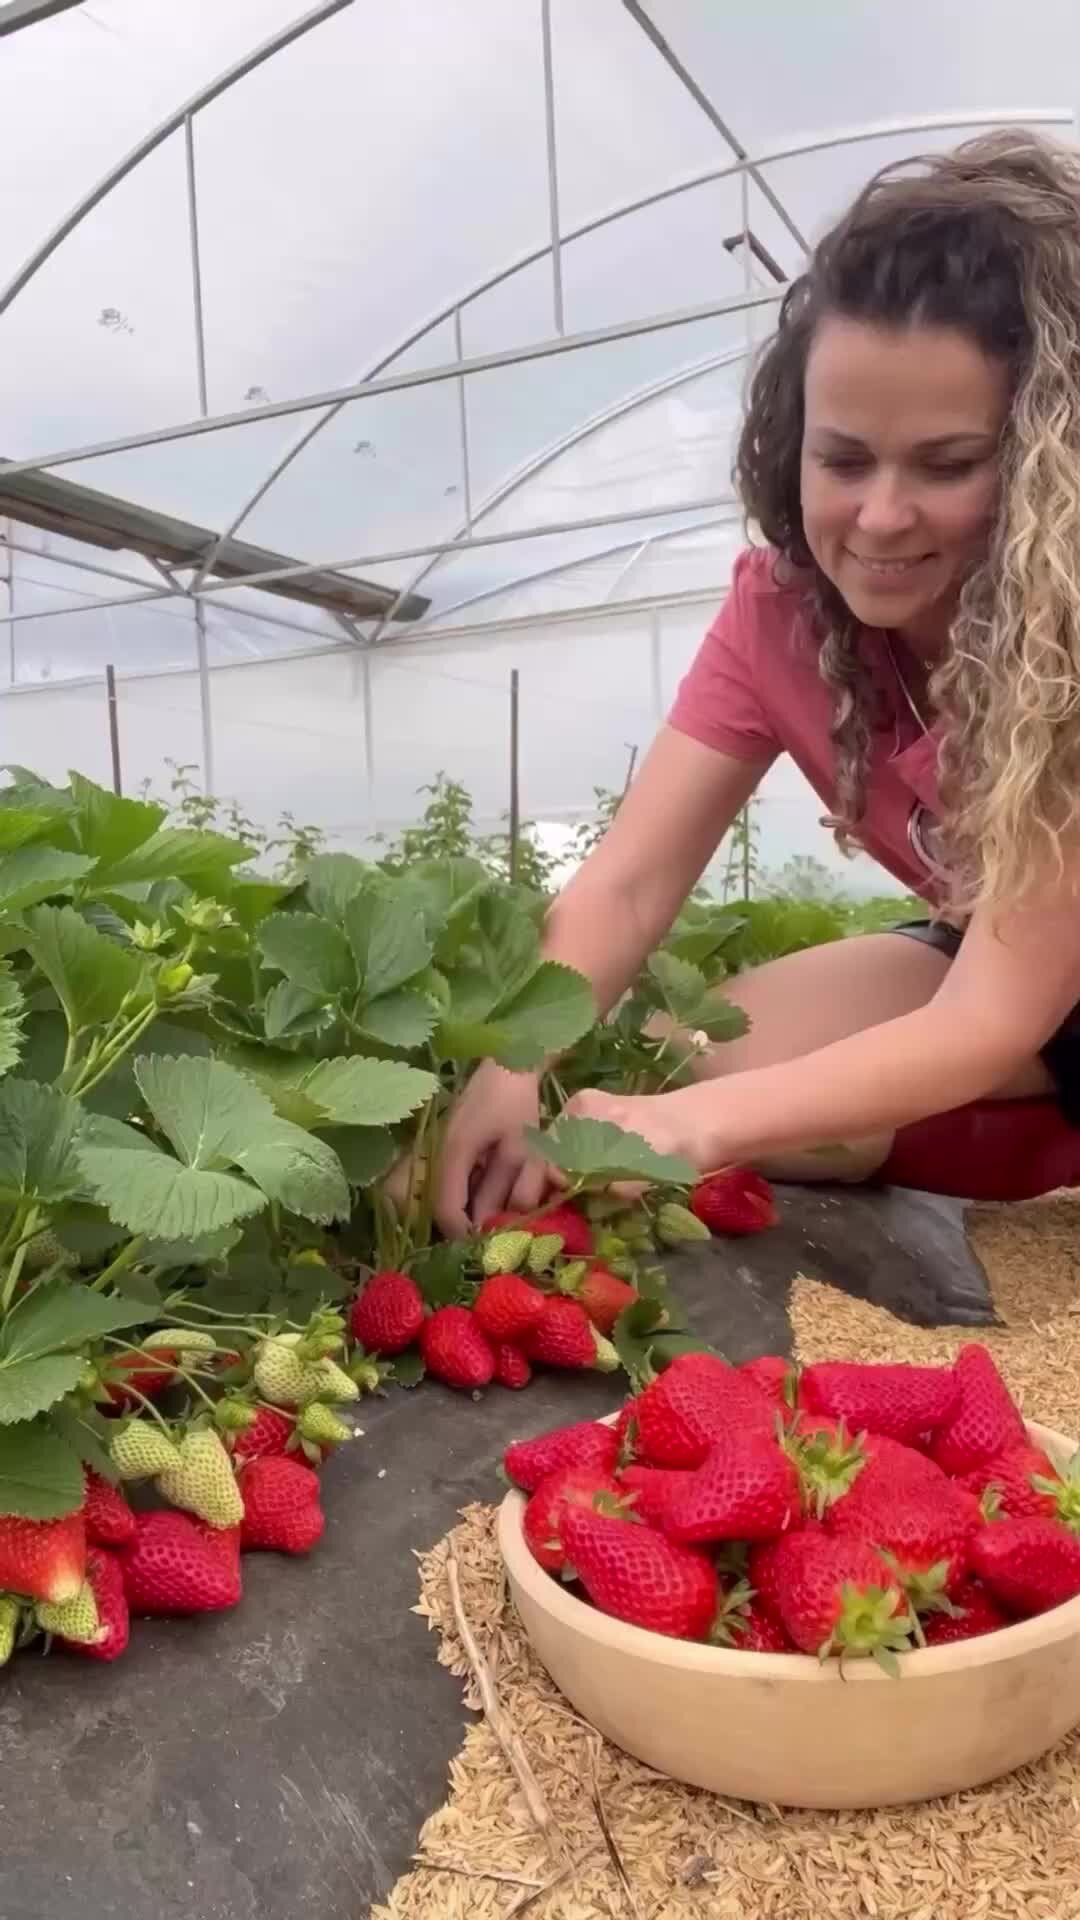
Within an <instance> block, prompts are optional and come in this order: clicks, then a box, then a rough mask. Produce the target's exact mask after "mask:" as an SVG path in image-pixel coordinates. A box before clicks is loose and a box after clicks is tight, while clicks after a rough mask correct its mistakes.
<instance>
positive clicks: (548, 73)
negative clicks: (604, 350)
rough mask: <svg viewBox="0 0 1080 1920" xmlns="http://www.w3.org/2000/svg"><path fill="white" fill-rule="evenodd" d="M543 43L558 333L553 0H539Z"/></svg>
mask: <svg viewBox="0 0 1080 1920" xmlns="http://www.w3.org/2000/svg"><path fill="white" fill-rule="evenodd" d="M540 32H541V36H542V39H543V43H544V120H545V126H546V129H547V173H548V220H549V223H550V227H551V302H552V307H553V310H554V315H555V331H556V333H563V332H565V324H564V317H563V316H564V309H563V278H562V240H561V236H560V233H559V150H558V143H557V140H556V135H555V68H554V65H553V62H552V58H551V0H540Z"/></svg>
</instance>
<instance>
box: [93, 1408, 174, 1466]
mask: <svg viewBox="0 0 1080 1920" xmlns="http://www.w3.org/2000/svg"><path fill="white" fill-rule="evenodd" d="M109 1458H110V1460H111V1461H112V1463H113V1466H114V1467H115V1468H116V1471H117V1473H118V1474H119V1475H120V1478H121V1480H148V1479H150V1478H151V1477H152V1476H153V1475H154V1474H157V1473H168V1472H169V1471H170V1470H171V1469H172V1468H173V1467H175V1466H177V1465H178V1464H179V1460H180V1453H179V1449H178V1448H177V1446H176V1444H175V1442H174V1441H173V1440H171V1439H170V1438H169V1436H168V1434H167V1433H166V1432H165V1431H164V1429H163V1428H162V1427H159V1426H157V1425H156V1424H155V1423H154V1422H152V1421H150V1420H131V1421H129V1423H128V1424H127V1426H124V1427H121V1428H120V1429H119V1431H118V1432H117V1433H114V1435H113V1437H112V1440H111V1441H110V1443H109Z"/></svg>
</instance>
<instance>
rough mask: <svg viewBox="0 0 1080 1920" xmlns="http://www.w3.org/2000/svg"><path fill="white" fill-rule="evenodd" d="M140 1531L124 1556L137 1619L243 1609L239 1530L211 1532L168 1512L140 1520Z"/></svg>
mask: <svg viewBox="0 0 1080 1920" xmlns="http://www.w3.org/2000/svg"><path fill="white" fill-rule="evenodd" d="M136 1526H137V1528H138V1532H137V1533H136V1536H135V1539H134V1540H133V1541H132V1543H131V1545H130V1546H129V1547H124V1548H122V1549H121V1550H120V1554H119V1558H120V1563H121V1568H122V1571H123V1576H124V1592H125V1593H126V1594H127V1602H128V1606H129V1607H130V1609H131V1611H132V1613H137V1614H148V1615H151V1616H156V1615H164V1614H174V1613H218V1612H221V1611H222V1610H224V1609H225V1608H227V1607H235V1606H237V1605H238V1604H239V1601H240V1596H241V1591H242V1588H241V1580H240V1529H239V1527H231V1528H229V1529H228V1530H224V1529H222V1528H217V1527H208V1526H206V1525H205V1524H204V1522H203V1521H201V1520H195V1519H193V1518H192V1516H191V1515H190V1514H188V1513H176V1512H174V1511H173V1510H172V1509H171V1508H167V1507H157V1508H155V1509H154V1511H153V1512H151V1513H140V1514H137V1515H136Z"/></svg>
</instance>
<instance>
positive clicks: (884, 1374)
mask: <svg viewBox="0 0 1080 1920" xmlns="http://www.w3.org/2000/svg"><path fill="white" fill-rule="evenodd" d="M955 1401H956V1377H955V1375H954V1373H953V1369H952V1368H951V1367H906V1366H896V1367H890V1366H886V1367H881V1366H861V1365H859V1364H857V1363H856V1362H854V1361H848V1360H827V1361H822V1362H820V1363H819V1364H818V1365H816V1366H812V1367H805V1368H804V1369H803V1373H802V1376H801V1378H800V1381H799V1402H800V1405H801V1406H803V1407H805V1408H806V1410H807V1412H808V1413H820V1414H824V1415H825V1416H826V1417H827V1418H828V1419H830V1420H843V1421H845V1422H846V1423H847V1426H848V1428H849V1430H850V1431H851V1432H852V1433H862V1432H863V1431H864V1430H865V1431H866V1432H868V1433H881V1434H885V1435H887V1436H888V1437H889V1438H890V1439H892V1440H902V1441H905V1442H910V1441H912V1440H917V1439H918V1438H919V1437H920V1435H921V1434H925V1433H933V1432H935V1431H936V1429H937V1428H938V1427H941V1426H944V1424H945V1423H946V1421H947V1420H948V1419H949V1417H950V1415H951V1413H952V1410H953V1406H954V1404H955Z"/></svg>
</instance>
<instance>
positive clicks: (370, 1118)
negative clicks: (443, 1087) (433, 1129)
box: [300, 1056, 438, 1127]
mask: <svg viewBox="0 0 1080 1920" xmlns="http://www.w3.org/2000/svg"><path fill="white" fill-rule="evenodd" d="M437 1087H438V1082H437V1081H436V1079H435V1076H434V1074H430V1073H425V1072H423V1071H422V1070H421V1069H420V1068H419V1067H408V1066H405V1065H404V1064H403V1063H402V1062H401V1061H399V1060H363V1059H360V1058H358V1057H356V1056H352V1057H348V1058H346V1057H340V1058H338V1059H335V1060H320V1061H319V1062H318V1064H317V1065H316V1066H314V1067H311V1068H310V1069H309V1070H308V1071H307V1072H306V1073H305V1074H304V1077H303V1079H302V1080H301V1081H300V1090H301V1091H302V1092H303V1093H304V1094H305V1095H306V1097H307V1098H308V1099H309V1100H311V1101H314V1103H315V1105H316V1106H317V1107H318V1108H319V1110H320V1113H321V1124H323V1125H326V1126H339V1127H387V1126H394V1125H396V1123H397V1122H398V1121H399V1120H407V1119H408V1117H409V1115H410V1114H413V1113H415V1112H416V1111H417V1109H418V1108H419V1107H422V1106H423V1105H424V1103H425V1101H427V1100H430V1099H431V1097H432V1095H433V1094H434V1093H435V1092H436V1091H437Z"/></svg>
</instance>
